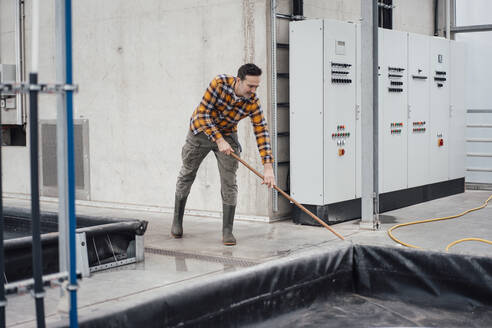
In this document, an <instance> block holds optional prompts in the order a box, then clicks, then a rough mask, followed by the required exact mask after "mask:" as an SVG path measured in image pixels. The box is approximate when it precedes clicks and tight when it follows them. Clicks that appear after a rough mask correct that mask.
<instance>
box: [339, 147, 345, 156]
mask: <svg viewBox="0 0 492 328" xmlns="http://www.w3.org/2000/svg"><path fill="white" fill-rule="evenodd" d="M343 155H345V149H343V148H340V149H339V150H338V156H343Z"/></svg>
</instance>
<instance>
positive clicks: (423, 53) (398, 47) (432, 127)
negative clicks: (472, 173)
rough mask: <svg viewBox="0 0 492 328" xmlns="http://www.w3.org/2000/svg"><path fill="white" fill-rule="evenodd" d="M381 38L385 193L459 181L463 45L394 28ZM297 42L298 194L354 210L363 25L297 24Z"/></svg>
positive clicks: (293, 108)
mask: <svg viewBox="0 0 492 328" xmlns="http://www.w3.org/2000/svg"><path fill="white" fill-rule="evenodd" d="M378 37H379V43H378V57H379V69H378V81H379V83H378V90H379V95H378V120H379V121H378V124H379V131H378V140H379V144H378V145H379V153H378V154H379V157H378V161H379V162H378V164H379V174H378V176H379V192H380V193H382V194H392V192H394V191H402V190H405V189H408V188H414V187H422V188H426V186H427V185H430V184H433V183H437V182H446V181H448V180H454V181H449V182H450V183H453V185H459V184H460V182H459V181H457V179H462V178H463V177H464V170H465V169H464V160H465V140H464V131H465V119H464V118H465V103H464V102H465V99H464V56H465V49H464V45H463V44H459V43H456V42H455V41H450V40H446V39H441V38H435V37H431V36H426V35H419V34H413V33H407V32H400V31H394V30H387V29H379V36H378ZM289 43H290V53H289V56H290V65H289V69H290V71H289V73H290V79H289V81H290V91H289V92H290V191H291V195H292V196H293V197H294V198H295V199H296V200H298V201H299V202H301V203H303V204H309V205H315V206H325V205H329V206H331V207H326V208H327V210H326V211H325V210H324V209H323V211H325V212H326V213H328V212H329V211H334V210H336V208H337V206H338V208H339V209H341V210H342V211H344V210H345V209H346V208H347V207H344V206H349V207H350V206H352V207H354V206H355V207H356V206H358V205H357V204H356V203H355V202H346V201H354V200H356V198H359V197H361V187H362V186H361V169H362V166H363V165H364V163H362V160H361V154H362V149H361V141H362V139H361V108H362V106H361V92H362V86H361V82H360V81H361V70H360V69H359V68H360V65H361V60H362V56H363V55H364V54H363V53H362V52H361V47H360V25H358V24H353V23H346V22H338V21H332V20H321V19H319V20H304V21H296V22H291V23H290V39H289ZM443 188H446V187H443ZM458 189H459V186H458ZM422 190H427V189H422ZM423 193H425V194H427V191H425V192H423ZM399 197H401V196H399ZM429 197H433V196H429ZM424 198H425V197H424ZM332 205H333V206H332ZM328 208H329V209H328ZM325 212H322V213H325ZM320 213H321V212H320ZM330 213H332V212H330ZM339 213H340V212H338V213H337V214H329V215H335V216H337V215H338V214H339ZM322 215H324V214H322ZM350 215H352V214H350ZM340 217H343V215H340Z"/></svg>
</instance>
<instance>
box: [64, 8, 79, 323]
mask: <svg viewBox="0 0 492 328" xmlns="http://www.w3.org/2000/svg"><path fill="white" fill-rule="evenodd" d="M65 38H66V39H65V45H66V47H67V48H66V74H67V79H66V83H67V84H72V83H73V77H72V1H71V0H65ZM66 99H67V147H68V214H69V244H70V285H69V291H70V327H71V328H76V327H78V319H77V273H76V269H77V265H76V262H75V261H76V252H75V229H76V228H77V227H76V219H75V161H74V145H73V93H72V91H67V97H66Z"/></svg>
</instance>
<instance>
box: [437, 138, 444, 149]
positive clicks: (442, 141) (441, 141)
mask: <svg viewBox="0 0 492 328" xmlns="http://www.w3.org/2000/svg"><path fill="white" fill-rule="evenodd" d="M437 146H439V147H442V146H444V139H443V138H439V139H437Z"/></svg>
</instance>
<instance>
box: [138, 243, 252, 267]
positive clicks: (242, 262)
mask: <svg viewBox="0 0 492 328" xmlns="http://www.w3.org/2000/svg"><path fill="white" fill-rule="evenodd" d="M145 253H150V254H158V255H165V256H174V257H177V258H184V259H194V260H200V261H207V262H215V263H221V264H228V265H232V266H239V267H250V266H253V265H257V264H260V263H261V262H259V261H252V260H248V259H242V258H234V257H227V256H214V255H203V254H196V253H192V252H182V251H176V250H171V249H162V248H154V247H145Z"/></svg>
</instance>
